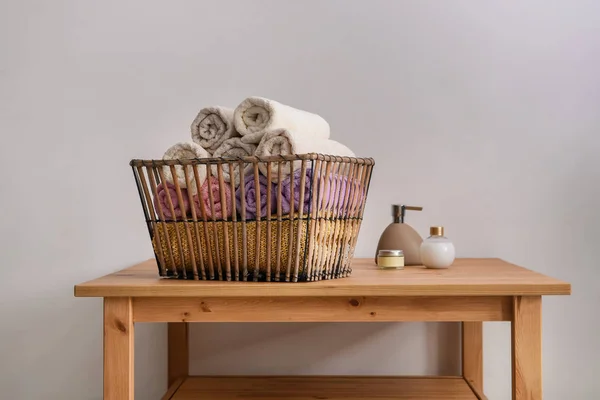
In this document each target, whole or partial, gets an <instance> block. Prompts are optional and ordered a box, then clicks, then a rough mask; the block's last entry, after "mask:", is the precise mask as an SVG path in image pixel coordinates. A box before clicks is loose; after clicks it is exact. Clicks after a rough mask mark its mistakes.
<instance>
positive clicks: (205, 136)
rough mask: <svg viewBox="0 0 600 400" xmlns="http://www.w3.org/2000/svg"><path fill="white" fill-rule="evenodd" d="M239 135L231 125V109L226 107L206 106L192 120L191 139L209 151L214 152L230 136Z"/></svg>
mask: <svg viewBox="0 0 600 400" xmlns="http://www.w3.org/2000/svg"><path fill="white" fill-rule="evenodd" d="M235 136H239V134H238V133H237V132H236V130H235V128H234V126H233V110H232V109H231V108H227V107H206V108H203V109H202V110H200V112H199V113H198V115H197V116H196V119H194V122H192V140H193V141H194V143H196V144H199V145H200V146H202V147H204V148H205V149H206V150H208V151H209V152H211V153H212V152H214V151H215V150H217V149H218V148H219V146H220V145H221V144H222V143H223V142H224V141H225V140H227V139H229V138H231V137H235Z"/></svg>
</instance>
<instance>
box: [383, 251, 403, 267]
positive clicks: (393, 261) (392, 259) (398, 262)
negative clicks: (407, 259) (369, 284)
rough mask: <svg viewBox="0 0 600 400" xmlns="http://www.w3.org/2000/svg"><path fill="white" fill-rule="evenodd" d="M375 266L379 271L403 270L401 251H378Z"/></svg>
mask: <svg viewBox="0 0 600 400" xmlns="http://www.w3.org/2000/svg"><path fill="white" fill-rule="evenodd" d="M377 265H379V268H381V269H403V268H404V253H403V252H402V250H379V253H377Z"/></svg>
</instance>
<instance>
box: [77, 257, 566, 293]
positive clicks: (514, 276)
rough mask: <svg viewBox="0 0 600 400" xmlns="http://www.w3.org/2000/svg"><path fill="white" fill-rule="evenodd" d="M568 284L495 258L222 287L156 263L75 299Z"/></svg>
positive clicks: (86, 289)
mask: <svg viewBox="0 0 600 400" xmlns="http://www.w3.org/2000/svg"><path fill="white" fill-rule="evenodd" d="M568 294H571V285H570V284H569V283H567V282H563V281H560V280H558V279H554V278H551V277H548V276H545V275H542V274H539V273H537V272H534V271H531V270H528V269H525V268H522V267H519V266H516V265H514V264H510V263H508V262H506V261H502V260H500V259H497V258H466V259H457V260H456V261H455V262H454V264H453V265H452V266H451V267H450V268H448V269H440V270H437V269H426V268H424V267H405V268H404V269H403V270H381V269H378V268H377V265H375V262H374V260H373V259H371V258H369V259H366V258H358V259H354V260H353V262H352V275H351V276H350V277H348V278H342V279H334V280H326V281H319V282H301V283H286V282H223V281H184V280H177V279H168V278H160V277H159V275H158V267H157V265H156V261H155V260H154V259H152V260H148V261H145V262H142V263H140V264H138V265H135V266H133V267H130V268H126V269H124V270H121V271H118V272H115V273H113V274H110V275H106V276H104V277H102V278H98V279H94V280H92V281H89V282H85V283H82V284H79V285H76V286H75V296H77V297H289V296H292V297H293V296H526V295H536V296H537V295H568Z"/></svg>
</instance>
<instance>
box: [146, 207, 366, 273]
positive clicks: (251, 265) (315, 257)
mask: <svg viewBox="0 0 600 400" xmlns="http://www.w3.org/2000/svg"><path fill="white" fill-rule="evenodd" d="M309 224H310V225H312V224H316V225H314V226H310V227H309ZM244 226H245V229H244ZM359 226H360V221H359V220H350V219H349V220H318V221H315V220H312V221H310V222H309V221H307V220H306V219H303V220H299V219H294V220H285V221H276V220H273V221H264V220H263V221H260V222H257V221H246V222H245V223H241V222H233V221H216V222H159V223H157V224H156V226H155V229H154V232H153V233H154V234H153V238H152V244H153V247H154V251H155V253H156V255H157V260H158V261H159V263H160V264H161V265H162V266H163V267H164V268H165V275H167V276H178V277H180V278H183V277H185V278H187V279H218V280H274V281H292V282H296V281H306V280H309V281H312V280H321V279H335V278H339V277H343V276H348V275H349V274H350V257H351V254H350V251H351V248H352V247H353V246H351V243H352V242H353V241H354V240H355V237H356V235H357V234H358V230H359ZM310 228H313V232H312V233H313V234H314V235H315V237H314V238H313V244H312V245H313V250H312V254H308V253H309V252H308V244H309V243H308V241H309V240H310V237H309V234H310V232H309V230H310ZM267 230H270V235H269V236H270V237H271V240H270V243H267V240H266V237H267ZM244 231H245V232H244ZM165 232H166V235H165ZM290 236H291V242H290ZM257 237H258V242H257ZM244 238H245V241H244ZM190 242H191V246H190ZM278 246H279V247H278ZM225 249H228V251H225ZM236 254H237V257H236ZM257 254H258V257H257ZM267 255H268V256H267ZM309 257H310V260H309ZM161 260H162V262H161ZM194 264H195V265H196V271H197V274H195V273H194ZM309 265H312V268H309ZM203 266H204V268H203ZM296 266H297V270H296ZM184 269H185V272H184ZM309 273H310V274H309ZM184 275H185V276H184Z"/></svg>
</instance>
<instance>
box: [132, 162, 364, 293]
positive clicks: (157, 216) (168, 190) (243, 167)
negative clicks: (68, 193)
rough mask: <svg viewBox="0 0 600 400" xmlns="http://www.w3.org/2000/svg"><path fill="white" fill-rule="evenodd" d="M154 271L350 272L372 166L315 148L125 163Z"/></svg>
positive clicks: (251, 276)
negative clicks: (131, 177)
mask: <svg viewBox="0 0 600 400" xmlns="http://www.w3.org/2000/svg"><path fill="white" fill-rule="evenodd" d="M130 165H131V167H132V168H133V173H134V176H135V180H136V184H137V188H138V191H139V194H140V200H141V203H142V208H143V210H144V215H145V217H146V223H147V226H148V231H149V233H150V238H151V240H152V246H153V248H154V253H155V256H156V261H157V263H158V268H159V274H160V275H161V276H165V277H167V276H168V277H177V278H183V279H204V280H228V281H230V280H233V281H238V280H243V281H247V280H253V281H285V282H298V281H317V280H322V279H335V278H341V277H345V276H348V275H349V274H350V272H351V269H350V260H351V258H352V255H353V253H354V248H355V245H356V239H357V237H358V233H359V229H360V224H361V222H362V215H363V211H364V207H365V201H366V197H367V193H368V189H369V182H370V179H371V172H372V169H373V166H374V161H373V159H370V158H350V157H335V156H328V155H321V154H305V155H293V156H276V157H266V158H260V159H259V158H257V157H254V156H251V157H240V158H233V157H223V158H205V159H194V160H132V161H131V163H130Z"/></svg>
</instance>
